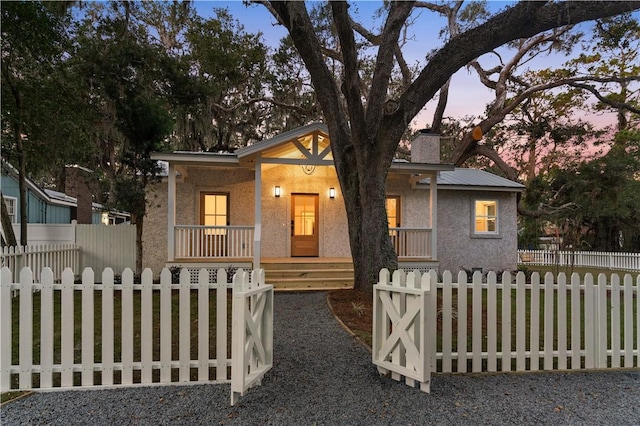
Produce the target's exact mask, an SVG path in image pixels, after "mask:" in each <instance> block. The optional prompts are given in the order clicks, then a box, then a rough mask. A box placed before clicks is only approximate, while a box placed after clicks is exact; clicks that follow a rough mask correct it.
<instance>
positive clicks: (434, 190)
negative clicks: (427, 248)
mask: <svg viewBox="0 0 640 426" xmlns="http://www.w3.org/2000/svg"><path fill="white" fill-rule="evenodd" d="M437 180H438V173H437V172H436V173H434V174H433V175H431V179H429V222H430V223H429V226H430V227H431V259H434V260H437V259H438V182H437Z"/></svg>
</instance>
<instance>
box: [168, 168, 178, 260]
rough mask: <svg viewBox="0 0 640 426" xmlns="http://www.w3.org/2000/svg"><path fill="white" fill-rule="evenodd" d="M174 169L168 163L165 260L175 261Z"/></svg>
mask: <svg viewBox="0 0 640 426" xmlns="http://www.w3.org/2000/svg"><path fill="white" fill-rule="evenodd" d="M175 226H176V167H175V165H174V164H173V163H171V162H170V163H169V176H168V185H167V260H168V261H169V262H172V261H173V260H175V249H176V242H175V238H176V233H175Z"/></svg>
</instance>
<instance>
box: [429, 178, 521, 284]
mask: <svg viewBox="0 0 640 426" xmlns="http://www.w3.org/2000/svg"><path fill="white" fill-rule="evenodd" d="M477 199H483V200H497V201H498V230H499V233H498V235H497V236H476V235H473V223H474V219H473V217H472V215H473V211H474V202H475V200H477ZM516 257H517V211H516V195H515V194H514V193H506V192H481V191H454V190H445V189H443V188H442V187H441V188H439V190H438V259H439V261H440V266H439V269H440V271H445V270H450V271H452V272H454V273H457V272H458V271H459V270H461V269H468V270H471V269H472V268H482V270H483V272H486V271H496V272H498V271H505V270H515V269H516V267H517V265H516V260H517V259H516Z"/></svg>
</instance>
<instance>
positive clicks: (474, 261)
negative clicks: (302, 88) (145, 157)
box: [143, 123, 523, 289]
mask: <svg viewBox="0 0 640 426" xmlns="http://www.w3.org/2000/svg"><path fill="white" fill-rule="evenodd" d="M439 145H440V139H439V135H434V134H430V133H426V132H425V133H420V134H419V135H418V137H417V138H416V139H415V140H414V141H413V142H412V157H411V161H394V162H393V164H392V165H391V168H390V171H389V177H388V181H387V193H388V196H387V213H388V217H389V233H390V238H391V239H392V242H393V244H394V246H395V247H396V250H397V253H398V259H399V263H400V267H401V268H403V269H407V270H413V269H420V270H422V271H425V270H428V269H434V268H435V269H439V270H446V269H450V270H453V271H457V270H459V269H460V268H465V269H469V270H471V269H474V268H481V269H482V270H484V271H487V270H496V271H502V270H513V269H516V261H517V229H516V226H517V224H516V194H517V193H518V192H519V191H522V189H523V186H522V185H520V184H518V183H516V182H512V181H509V180H507V179H503V178H501V177H499V176H495V175H493V174H490V173H487V172H484V171H480V170H474V169H460V168H454V167H453V166H451V165H448V164H441V163H440V159H439ZM152 158H153V159H155V160H159V161H164V162H166V165H167V176H166V177H165V178H164V179H163V181H162V182H161V183H159V184H156V185H155V186H154V187H153V188H152V189H151V190H150V191H149V193H148V200H149V202H150V206H149V208H148V213H147V217H146V219H145V228H144V234H143V240H144V243H143V247H144V254H143V259H144V260H143V261H144V264H145V265H144V266H145V267H151V268H152V269H154V270H155V271H159V270H160V269H161V268H162V267H165V266H167V267H171V266H176V267H188V268H189V269H191V270H192V271H194V273H195V271H197V270H198V269H199V268H202V267H207V268H212V269H213V268H218V267H227V268H228V267H232V268H235V267H243V268H256V267H262V268H265V271H266V274H267V280H268V281H269V282H271V283H274V284H275V285H276V289H315V288H327V289H328V288H343V287H350V286H351V285H352V279H353V266H352V262H351V252H350V248H349V239H348V229H347V218H346V212H345V208H344V203H343V200H342V194H341V192H340V185H339V182H338V178H337V175H336V171H335V168H334V165H333V158H332V153H331V140H330V138H329V134H328V130H327V127H326V126H325V125H324V124H321V123H314V124H310V125H307V126H303V127H301V128H298V129H295V130H292V131H288V132H285V133H282V134H280V135H278V136H276V137H274V138H272V139H268V140H265V141H262V142H260V143H256V144H254V145H250V146H247V147H244V148H241V149H238V150H237V151H235V152H234V153H227V152H220V153H205V152H173V153H154V154H152ZM256 194H257V195H256Z"/></svg>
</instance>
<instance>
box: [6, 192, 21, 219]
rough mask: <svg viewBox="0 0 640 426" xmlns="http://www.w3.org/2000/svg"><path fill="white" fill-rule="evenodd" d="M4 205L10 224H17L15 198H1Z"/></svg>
mask: <svg viewBox="0 0 640 426" xmlns="http://www.w3.org/2000/svg"><path fill="white" fill-rule="evenodd" d="M3 198H4V203H5V204H6V206H7V211H8V212H9V217H11V223H18V199H17V198H16V197H8V196H6V195H4V196H3Z"/></svg>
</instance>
